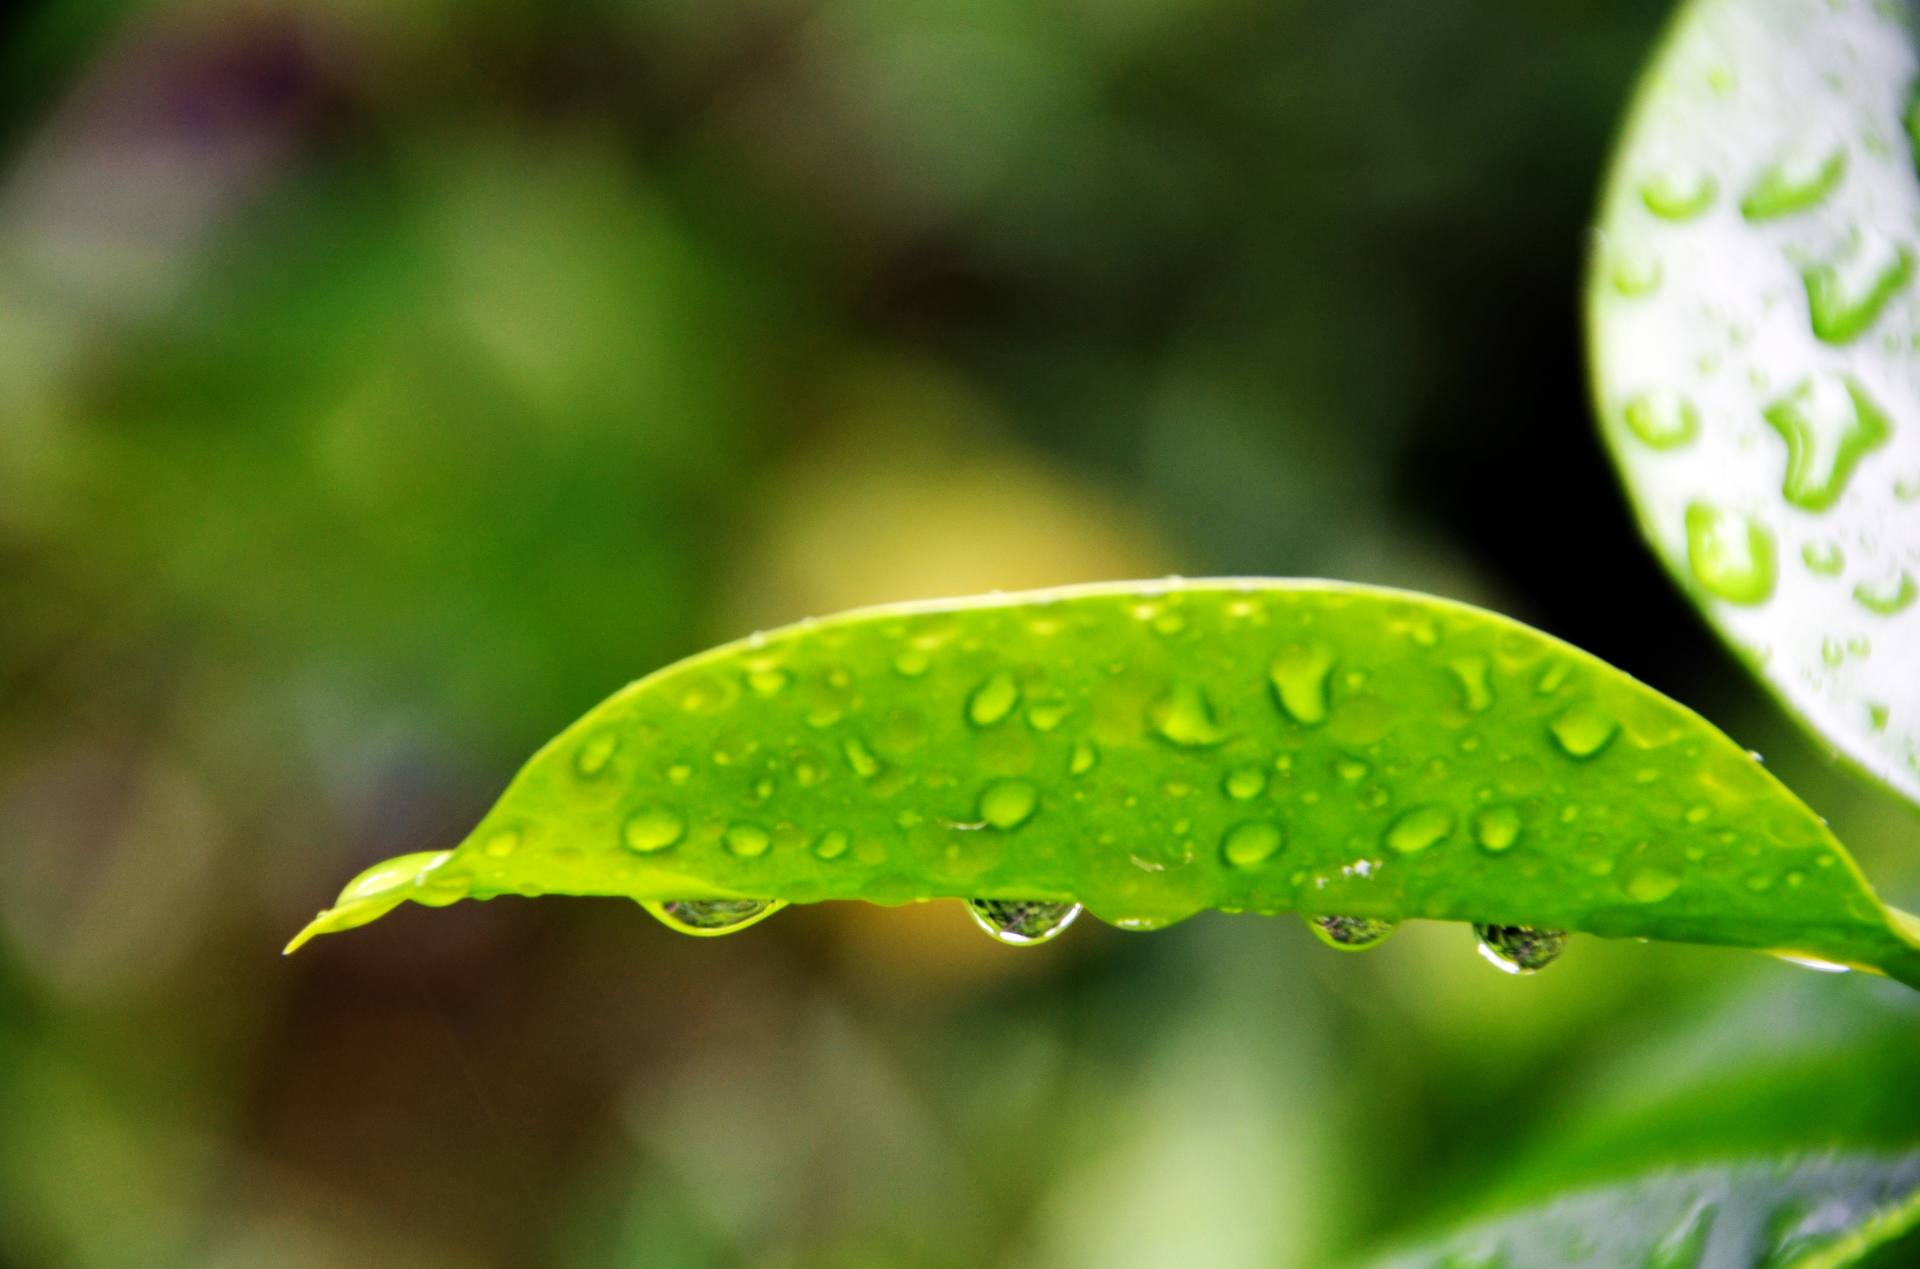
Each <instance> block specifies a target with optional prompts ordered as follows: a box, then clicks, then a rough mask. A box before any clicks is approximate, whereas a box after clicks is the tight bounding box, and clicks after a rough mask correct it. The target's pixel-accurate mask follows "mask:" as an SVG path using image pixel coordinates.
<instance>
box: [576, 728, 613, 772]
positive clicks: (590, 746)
mask: <svg viewBox="0 0 1920 1269" xmlns="http://www.w3.org/2000/svg"><path fill="white" fill-rule="evenodd" d="M619 747H620V737H619V735H618V734H617V733H615V732H610V731H603V732H601V733H600V734H599V735H597V736H593V737H591V738H590V739H588V740H587V742H586V743H585V744H583V745H581V746H580V748H579V749H578V750H577V751H576V752H575V753H574V755H573V769H574V770H575V771H578V772H579V773H580V774H581V775H583V776H585V777H586V778H587V779H589V780H591V779H592V778H593V777H595V776H597V775H599V774H600V773H601V772H602V771H605V770H606V769H607V764H608V763H609V762H612V761H613V751H614V750H616V749H618V748H619Z"/></svg>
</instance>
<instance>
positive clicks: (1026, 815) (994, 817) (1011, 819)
mask: <svg viewBox="0 0 1920 1269" xmlns="http://www.w3.org/2000/svg"><path fill="white" fill-rule="evenodd" d="M1039 805H1040V792H1039V790H1037V789H1035V788H1034V787H1033V786H1032V785H1031V784H1028V783H1027V782H1026V781H1025V780H996V781H994V782H993V783H992V784H990V785H988V786H987V787H986V791H985V792H983V793H981V795H980V818H981V819H982V820H983V821H985V822H986V823H988V824H991V825H992V826H993V827H995V828H998V829H1010V828H1018V827H1020V826H1021V825H1022V824H1024V823H1026V822H1027V821H1028V820H1029V819H1031V818H1032V817H1033V813H1034V811H1035V810H1036V809H1037V808H1038V807H1039Z"/></svg>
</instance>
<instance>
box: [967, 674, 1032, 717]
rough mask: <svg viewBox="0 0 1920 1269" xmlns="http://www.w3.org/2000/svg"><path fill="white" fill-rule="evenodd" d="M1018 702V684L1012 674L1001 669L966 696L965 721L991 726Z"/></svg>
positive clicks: (1011, 710) (1009, 711)
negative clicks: (970, 694)
mask: <svg viewBox="0 0 1920 1269" xmlns="http://www.w3.org/2000/svg"><path fill="white" fill-rule="evenodd" d="M1019 703H1020V685H1019V684H1017V683H1015V682H1014V681H1013V675H1011V674H1009V673H1007V672H1006V671H1005V670H1001V671H1000V672H998V673H997V674H993V675H991V676H989V677H988V679H987V680H986V682H984V683H982V684H981V685H980V686H979V687H977V688H975V689H974V691H973V695H972V696H969V697H968V698H967V721H968V722H970V723H972V724H973V725H974V726H975V727H991V726H992V725H993V724H995V723H997V722H999V721H1000V720H1001V719H1003V718H1005V717H1006V716H1007V715H1008V714H1011V713H1012V712H1013V707H1014V706H1015V705H1018V704H1019Z"/></svg>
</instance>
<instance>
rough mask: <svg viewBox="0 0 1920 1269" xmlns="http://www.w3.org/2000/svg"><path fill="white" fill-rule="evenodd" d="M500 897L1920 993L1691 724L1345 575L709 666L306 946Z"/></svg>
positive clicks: (1903, 932) (1749, 779)
mask: <svg viewBox="0 0 1920 1269" xmlns="http://www.w3.org/2000/svg"><path fill="white" fill-rule="evenodd" d="M502 894H519V895H542V894H578V895H621V896H626V897H629V898H633V899H636V900H639V901H642V902H645V903H648V904H649V905H654V906H655V907H656V910H658V905H662V904H673V903H676V902H684V901H694V902H695V905H696V906H697V905H698V904H699V903H702V902H711V901H717V900H733V899H759V900H770V901H775V902H812V901H817V900H824V899H864V900H868V901H872V902H876V903H885V904H898V903H903V902H908V901H911V900H917V899H928V898H935V897H957V898H972V899H999V900H1013V901H1021V902H1027V903H1031V902H1036V901H1046V900H1051V901H1057V902H1061V903H1068V902H1078V903H1081V904H1084V905H1085V906H1086V908H1087V909H1088V910H1089V911H1091V912H1092V913H1094V914H1095V915H1096V916H1099V917H1101V918H1103V919H1105V920H1107V921H1110V922H1113V923H1116V924H1119V925H1122V926H1125V927H1128V928H1142V929H1145V928H1156V927H1158V926H1162V925H1165V924H1168V923H1170V922H1173V921H1177V920H1180V919H1181V918H1184V917H1187V916H1190V915H1192V914H1193V913H1195V912H1198V911H1201V910H1203V909H1209V908H1213V909H1221V910H1224V911H1229V912H1239V911H1249V912H1261V913H1272V912H1281V911H1287V910H1292V911H1297V912H1301V913H1303V914H1308V915H1333V916H1340V917H1349V918H1373V919H1376V920H1379V921H1386V922H1393V921H1400V920H1404V919H1408V918H1429V919H1436V920H1450V921H1468V922H1477V923H1492V924H1505V925H1516V926H1532V927H1545V928H1551V929H1555V930H1575V931H1586V932H1590V933H1594V934H1600V935H1605V936H1610V937H1641V938H1650V939H1669V940H1680V941H1690V942H1701V943H1718V944H1727V945H1732V946H1740V947H1751V948H1758V949H1765V950H1773V951H1782V952H1788V953H1792V954H1796V955H1800V956H1807V957H1814V958H1818V959H1822V960H1827V961H1833V962H1838V963H1843V964H1849V965H1854V966H1858V967H1861V968H1868V969H1873V970H1877V971H1879V972H1885V973H1888V974H1891V975H1893V976H1895V977H1898V978H1901V979H1902V980H1903V981H1907V982H1909V983H1915V984H1920V950H1917V949H1916V929H1920V925H1916V923H1915V922H1914V920H1913V918H1911V917H1908V916H1906V915H1905V914H1901V913H1894V912H1890V911H1889V910H1888V909H1886V908H1885V907H1883V906H1882V905H1881V903H1880V902H1879V901H1878V899H1876V898H1875V896H1874V895H1873V893H1872V891H1871V890H1870V888H1869V887H1868V886H1867V884H1866V883H1865V881H1864V880H1863V879H1862V877H1861V876H1860V874H1859V872H1858V870H1857V869H1856V867H1855V866H1854V864H1853V862H1852V861H1851V859H1849V858H1848V856H1847V855H1846V853H1845V851H1844V850H1843V849H1842V848H1841V847H1840V845H1839V844H1838V843H1837V842H1836V841H1835V840H1834V839H1833V837H1832V835H1831V834H1830V833H1829V832H1828V831H1827V829H1826V827H1825V825H1824V824H1823V823H1822V821H1821V820H1820V819H1819V818H1818V817H1817V816H1816V815H1815V814H1813V812H1812V811H1810V810H1809V809H1808V808H1807V807H1806V806H1805V805H1803V804H1802V803H1801V802H1799V801H1798V800H1797V799H1796V798H1794V797H1793V796H1792V795H1791V794H1790V793H1788V792H1787V790H1786V789H1785V788H1783V787H1782V786H1781V785H1780V784H1779V782H1778V781H1776V780H1775V779H1774V778H1773V777H1772V776H1771V775H1769V774H1768V773H1767V772H1766V771H1765V770H1764V769H1763V768H1762V767H1761V766H1760V765H1759V763H1758V762H1756V761H1755V760H1754V759H1753V758H1752V757H1751V756H1749V755H1748V754H1747V753H1746V752H1744V751H1743V750H1742V749H1740V747H1739V746H1737V745H1736V744H1734V743H1733V742H1732V741H1731V740H1729V739H1728V738H1727V737H1725V736H1724V735H1722V734H1721V733H1720V732H1718V731H1717V730H1715V729H1714V728H1713V727H1711V726H1710V725H1709V724H1707V723H1706V722H1705V721H1703V720H1702V719H1700V718H1699V717H1698V716H1697V715H1695V714H1693V713H1691V712H1690V711H1688V710H1687V709H1685V708H1684V707H1682V706H1680V705H1678V704H1676V703H1675V702H1673V701H1671V700H1669V699H1667V698H1666V697H1664V696H1661V695H1660V694H1658V693H1656V692H1654V691H1652V690H1651V689H1649V688H1647V687H1645V686H1643V685H1641V684H1640V683H1638V682H1636V681H1634V680H1633V679H1631V678H1629V677H1627V676H1626V675H1624V674H1622V673H1620V672H1619V671H1617V670H1614V669H1612V668H1610V667H1609V666H1607V665H1606V664H1604V663H1603V662H1600V661H1598V660H1596V659H1594V658H1593V657H1591V656H1588V655H1586V654H1585V653H1582V652H1580V651H1579V650H1577V649H1575V648H1573V647H1571V646H1569V645H1567V644H1565V643H1562V642H1560V641H1558V640H1556V639H1553V638H1551V637H1549V636H1546V635H1544V634H1541V633H1540V632H1538V631H1535V630H1532V629H1530V628H1528V627H1526V626H1523V625H1521V624H1519V623H1517V622H1514V621H1511V620H1508V619H1506V618H1503V617H1499V616H1497V615H1495V614H1492V613H1488V612H1485V611H1482V610H1478V609H1474V608H1471V607H1467V606H1465V605H1461V604H1456V603H1451V602H1447V601H1442V600H1437V599H1431V598H1426V597H1422V596H1418V595H1413V594H1407V593H1401V592H1393V591H1385V590H1377V589H1370V588H1364V587H1357V586H1349V585H1342V584H1336V583H1325V582H1283V581H1261V580H1235V581H1219V582H1192V583H1167V584H1147V585H1141V584H1129V585H1111V586H1094V587H1084V588H1070V589H1065V590H1058V591H1049V592H1037V593H1032V594H1025V595H1010V596H996V597H991V598H988V599H984V600H973V601H957V602H951V603H939V604H924V605H909V606H902V607H894V608H877V609H869V610H864V611H860V612H855V613H850V614H847V615H844V616H840V617H836V618H832V619H829V620H822V621H812V622H805V623H802V624H800V625H797V626H792V627H789V628H786V629H784V630H779V631H775V632H772V633H770V634H766V635H756V636H754V637H753V638H750V639H747V640H744V641H741V642H738V643H734V644H730V645H727V646H725V647H722V648H719V649H716V650H714V651H711V652H708V653H705V654H702V655H700V656H696V657H693V658H690V659H688V660H686V661H682V662H680V663H678V664H675V665H672V666H669V667H667V668H666V669H664V670H661V671H660V672H658V673H656V674H654V675H652V676H650V677H648V678H646V679H643V680H641V681H640V682H638V683H635V684H633V685H631V686H629V687H628V688H626V689H624V690H622V691H621V692H619V693H617V694H615V695H614V696H613V697H611V698H610V699H609V700H607V701H606V702H604V703H603V704H601V705H600V706H598V707H597V708H595V709H594V710H593V711H592V712H590V713H589V714H588V715H587V716H586V717H584V718H582V719H581V720H580V721H579V722H577V723H576V724H574V725H573V726H572V727H570V728H568V729H567V730H566V731H565V732H564V733H562V734H561V735H560V736H559V737H558V738H556V739H555V740H554V741H553V742H552V743H550V744H549V745H548V746H546V747H545V748H544V749H542V750H541V751H540V752H539V753H538V754H537V755H535V757H534V758H533V760H532V761H531V762H529V763H528V764H527V766H526V767H525V768H524V769H523V770H522V771H521V772H520V774H519V775H518V776H516V777H515V779H514V781H513V782H512V784H511V786H510V787H509V788H508V790H507V792H506V794H505V795H504V796H503V797H502V798H501V800H500V801H499V803H498V804H497V805H496V806H495V807H494V809H493V810H492V811H490V812H489V813H488V814H487V816H486V817H485V819H484V820H483V821H482V822H481V824H480V825H479V827H478V828H477V829H475V831H474V832H473V833H472V834H471V835H470V836H469V837H468V838H467V840H466V841H464V842H463V843H461V844H460V846H459V847H458V848H457V849H455V850H453V851H441V852H430V853H424V854H419V855H411V856H406V857H403V858H402V859H399V860H394V861H389V863H387V864H385V865H381V866H380V867H377V868H375V869H373V870H370V871H369V872H368V873H366V874H363V875H362V877H361V878H359V879H358V880H356V881H355V882H354V883H353V884H352V885H350V886H349V887H348V889H347V891H346V892H345V893H344V894H343V895H342V896H341V900H340V902H339V903H338V905H337V906H336V907H334V908H333V909H331V910H329V911H328V912H326V913H323V914H322V915H321V916H320V917H319V918H317V919H316V920H315V922H314V923H313V924H312V925H311V926H309V927H308V929H307V930H305V931H303V932H302V934H301V936H300V938H298V939H296V940H295V944H294V946H298V945H299V943H301V942H304V941H305V940H306V939H307V938H309V937H311V936H312V935H314V934H317V933H325V932H330V931H334V930H341V929H347V928H350V927H352V926H354V925H358V924H362V923H364V922H365V921H368V920H372V919H374V918H375V917H377V916H379V915H381V914H382V913H384V912H386V911H388V910H390V909H391V908H392V907H394V906H396V905H397V904H399V903H401V902H403V901H407V900H412V901H415V902H420V903H426V904H445V903H451V902H454V901H456V900H458V899H462V898H490V897H492V896H495V895H502ZM675 910H691V909H686V908H681V909H675ZM667 915H669V916H671V915H672V912H668V913H667Z"/></svg>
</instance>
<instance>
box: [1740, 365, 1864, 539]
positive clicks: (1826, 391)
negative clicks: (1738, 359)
mask: <svg viewBox="0 0 1920 1269" xmlns="http://www.w3.org/2000/svg"><path fill="white" fill-rule="evenodd" d="M1761 417H1763V418H1765V419H1766V421H1767V424H1768V426H1770V427H1771V428H1773V430H1774V431H1776V432H1778V433H1779V434H1780V439H1781V440H1783V441H1785V442H1786V445H1787V464H1786V473H1785V475H1784V476H1783V477H1782V479H1781V484H1780V493H1781V496H1782V497H1784V498H1786V500H1787V501H1788V502H1790V503H1792V504H1793V505H1794V506H1796V507H1799V508H1801V509H1802V510H1804V511H1825V510H1826V509H1827V508H1828V507H1831V506H1832V505H1833V504H1834V503H1835V502H1836V501H1838V500H1839V497H1840V495H1841V493H1842V492H1843V491H1844V490H1845V489H1846V486H1847V481H1848V479H1849V478H1850V477H1851V476H1852V475H1853V469H1854V467H1855V466H1857V465H1858V464H1859V462H1860V460H1861V458H1863V457H1865V456H1866V455H1867V454H1868V453H1871V452H1872V451H1873V450H1874V449H1876V448H1878V447H1879V446H1881V445H1884V444H1886V442H1887V438H1888V437H1889V436H1890V435H1892V433H1893V425H1892V424H1891V423H1889V422H1888V420H1887V416H1886V412H1885V411H1883V410H1881V408H1880V407H1879V405H1877V404H1876V403H1875V402H1874V400H1873V398H1871V397H1869V396H1868V395H1867V392H1866V389H1865V388H1863V387H1861V386H1860V384H1859V382H1858V381H1857V380H1855V379H1852V378H1850V377H1846V378H1843V377H1839V376H1834V375H1813V376H1809V377H1808V378H1806V379H1803V380H1801V381H1800V383H1799V384H1798V385H1796V386H1795V387H1794V389H1793V390H1792V391H1791V392H1789V393H1787V394H1786V395H1785V396H1783V397H1781V398H1779V399H1778V400H1776V401H1773V402H1771V403H1770V404H1769V405H1768V406H1767V407H1766V409H1764V410H1763V411H1761ZM1833 555H1834V557H1835V559H1836V561H1837V559H1838V556H1839V548H1838V547H1837V546H1836V547H1834V548H1833ZM1801 558H1803V559H1806V561H1807V565H1808V567H1810V568H1811V567H1813V560H1812V559H1809V558H1807V556H1806V554H1805V552H1804V551H1803V552H1802V556H1801ZM1815 571H1819V570H1817V569H1816V570H1815Z"/></svg>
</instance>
